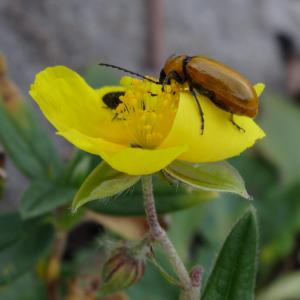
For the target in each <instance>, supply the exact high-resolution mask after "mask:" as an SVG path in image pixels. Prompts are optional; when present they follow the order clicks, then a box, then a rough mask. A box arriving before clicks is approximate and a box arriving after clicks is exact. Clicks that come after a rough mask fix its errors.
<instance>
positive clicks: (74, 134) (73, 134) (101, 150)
mask: <svg viewBox="0 0 300 300" xmlns="http://www.w3.org/2000/svg"><path fill="white" fill-rule="evenodd" d="M57 134H58V135H60V136H63V137H64V138H65V139H66V140H67V141H69V142H70V143H71V144H73V145H74V146H76V147H77V148H79V149H81V150H83V151H86V152H89V153H92V154H96V155H99V156H101V157H103V158H105V157H106V156H107V155H110V156H111V155H113V154H115V153H117V152H119V151H121V150H122V149H124V148H126V146H122V145H120V144H115V143H111V142H109V141H107V140H104V139H102V138H99V137H91V136H88V135H85V134H83V133H81V132H80V131H77V130H74V129H73V130H72V129H71V130H65V131H58V132H57Z"/></svg>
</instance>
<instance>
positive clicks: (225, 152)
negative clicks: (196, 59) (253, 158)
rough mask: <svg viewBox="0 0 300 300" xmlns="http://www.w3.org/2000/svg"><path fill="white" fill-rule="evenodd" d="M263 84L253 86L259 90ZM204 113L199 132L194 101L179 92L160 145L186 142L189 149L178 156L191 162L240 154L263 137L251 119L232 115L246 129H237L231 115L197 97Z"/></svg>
mask: <svg viewBox="0 0 300 300" xmlns="http://www.w3.org/2000/svg"><path fill="white" fill-rule="evenodd" d="M263 88H264V86H263V85H261V84H259V85H257V86H256V89H257V90H258V93H259V92H262V90H263ZM198 99H199V100H200V103H201V106H202V108H203V112H204V122H205V123H204V126H205V128H204V134H203V135H201V134H200V126H201V120H200V116H199V112H198V110H197V106H196V103H195V100H194V99H193V97H192V96H191V95H190V93H182V94H181V96H180V103H179V107H178V111H177V115H176V118H175V121H174V124H173V127H172V129H171V132H170V134H169V136H168V137H167V138H166V140H165V141H164V143H163V145H161V147H171V146H175V145H177V144H178V140H180V142H181V143H182V144H187V145H188V150H187V151H186V152H184V153H183V154H181V155H180V156H179V157H178V159H181V160H186V161H191V162H212V161H218V160H224V159H227V158H230V157H232V156H236V155H239V154H240V153H241V152H243V151H244V150H245V149H247V148H248V147H251V146H252V145H253V144H254V143H255V141H256V140H258V139H261V138H263V137H264V136H265V133H264V132H263V130H262V129H261V128H260V127H259V126H258V125H257V124H256V123H255V122H254V121H253V120H252V119H251V118H248V117H244V116H236V115H235V116H234V121H235V122H236V123H237V124H238V125H239V126H241V127H242V128H243V129H245V132H241V131H239V130H238V129H237V128H236V127H235V126H234V125H233V124H232V123H231V122H230V114H229V113H228V112H225V111H224V110H222V109H220V108H218V107H217V106H215V105H214V104H213V103H212V102H211V101H210V100H209V99H208V98H206V97H204V96H198Z"/></svg>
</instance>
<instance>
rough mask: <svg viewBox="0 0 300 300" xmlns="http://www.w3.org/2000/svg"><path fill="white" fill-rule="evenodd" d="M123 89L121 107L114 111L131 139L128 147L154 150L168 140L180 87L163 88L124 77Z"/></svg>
mask: <svg viewBox="0 0 300 300" xmlns="http://www.w3.org/2000/svg"><path fill="white" fill-rule="evenodd" d="M121 85H123V86H124V87H125V94H124V96H122V97H120V100H121V101H122V103H121V104H119V106H118V107H117V108H116V114H117V118H118V119H119V120H123V121H124V123H125V124H126V127H127V129H128V132H129V134H130V136H131V137H132V142H131V146H134V147H141V148H144V149H154V148H157V147H158V146H159V145H160V144H161V143H162V142H163V140H164V139H165V138H166V137H167V135H168V133H169V131H170V129H171V127H172V124H173V121H174V118H175V115H176V112H177V108H178V102H179V86H178V85H177V84H176V83H172V85H171V86H166V87H165V89H164V91H163V90H162V86H161V85H158V84H154V83H152V82H149V81H147V80H144V81H141V80H138V79H134V78H131V77H123V78H122V80H121Z"/></svg>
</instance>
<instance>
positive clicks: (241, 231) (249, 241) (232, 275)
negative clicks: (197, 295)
mask: <svg viewBox="0 0 300 300" xmlns="http://www.w3.org/2000/svg"><path fill="white" fill-rule="evenodd" d="M256 255H257V221H256V217H255V212H254V210H249V211H247V212H246V213H245V214H244V216H243V217H242V218H241V219H240V220H239V221H238V222H237V224H236V225H235V226H234V227H233V229H232V231H231V232H230V234H229V236H228V237H227V239H226V241H225V243H224V245H223V247H222V249H221V251H220V253H219V255H218V257H217V260H216V263H215V266H214V268H213V270H212V272H211V274H210V276H209V279H208V282H207V284H206V287H205V290H204V293H203V297H202V298H201V299H203V300H241V299H243V300H253V299H254V295H253V293H254V286H255V274H256Z"/></svg>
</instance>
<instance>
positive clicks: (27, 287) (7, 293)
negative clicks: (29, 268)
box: [0, 272, 47, 300]
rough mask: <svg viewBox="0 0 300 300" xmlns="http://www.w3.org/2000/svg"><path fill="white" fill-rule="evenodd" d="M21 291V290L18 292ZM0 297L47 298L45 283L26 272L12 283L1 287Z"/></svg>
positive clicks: (4, 299) (9, 298)
mask: <svg viewBox="0 0 300 300" xmlns="http://www.w3.org/2000/svg"><path fill="white" fill-rule="evenodd" d="M20 291H22V292H20ZM0 299H3V300H16V299H17V300H41V299H47V294H46V289H45V284H44V283H43V282H42V281H41V280H39V279H38V278H37V276H35V274H34V272H32V274H31V273H27V274H25V275H24V276H22V277H20V278H18V279H17V280H15V281H14V282H13V283H11V284H9V285H7V286H4V287H1V289H0Z"/></svg>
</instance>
